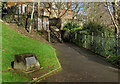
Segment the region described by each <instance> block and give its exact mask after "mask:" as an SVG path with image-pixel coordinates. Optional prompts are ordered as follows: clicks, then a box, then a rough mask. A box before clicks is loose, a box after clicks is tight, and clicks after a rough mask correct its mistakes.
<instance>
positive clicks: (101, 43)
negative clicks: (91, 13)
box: [101, 33, 103, 49]
mask: <svg viewBox="0 0 120 84" xmlns="http://www.w3.org/2000/svg"><path fill="white" fill-rule="evenodd" d="M101 44H102V49H103V33H102V40H101Z"/></svg>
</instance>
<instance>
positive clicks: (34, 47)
mask: <svg viewBox="0 0 120 84" xmlns="http://www.w3.org/2000/svg"><path fill="white" fill-rule="evenodd" d="M22 53H34V54H36V56H37V58H38V61H39V63H40V65H41V66H42V67H43V69H44V70H49V71H50V70H53V69H56V68H58V67H59V62H58V59H57V57H56V53H55V49H54V48H52V47H51V46H50V45H49V44H45V43H42V42H39V41H37V40H35V39H32V38H29V37H26V36H24V35H23V34H20V33H18V32H16V31H14V30H13V29H12V28H10V27H9V26H7V25H5V24H2V81H3V82H29V81H30V79H29V78H28V77H27V76H28V75H31V74H28V75H25V74H18V73H11V72H10V71H9V68H11V62H12V61H14V55H15V54H22Z"/></svg>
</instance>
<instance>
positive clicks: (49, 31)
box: [47, 30, 50, 42]
mask: <svg viewBox="0 0 120 84" xmlns="http://www.w3.org/2000/svg"><path fill="white" fill-rule="evenodd" d="M47 32H48V42H50V30H47Z"/></svg>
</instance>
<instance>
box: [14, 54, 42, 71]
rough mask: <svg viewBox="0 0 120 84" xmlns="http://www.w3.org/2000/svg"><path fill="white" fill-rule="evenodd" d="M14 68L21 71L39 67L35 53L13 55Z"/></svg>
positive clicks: (33, 69) (34, 69)
mask: <svg viewBox="0 0 120 84" xmlns="http://www.w3.org/2000/svg"><path fill="white" fill-rule="evenodd" d="M14 69H17V70H20V71H22V72H33V71H36V70H38V69H40V64H39V62H38V60H37V57H36V55H35V54H32V53H25V54H19V55H15V61H14Z"/></svg>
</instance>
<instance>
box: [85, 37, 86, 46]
mask: <svg viewBox="0 0 120 84" xmlns="http://www.w3.org/2000/svg"><path fill="white" fill-rule="evenodd" d="M85 48H86V35H85Z"/></svg>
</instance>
